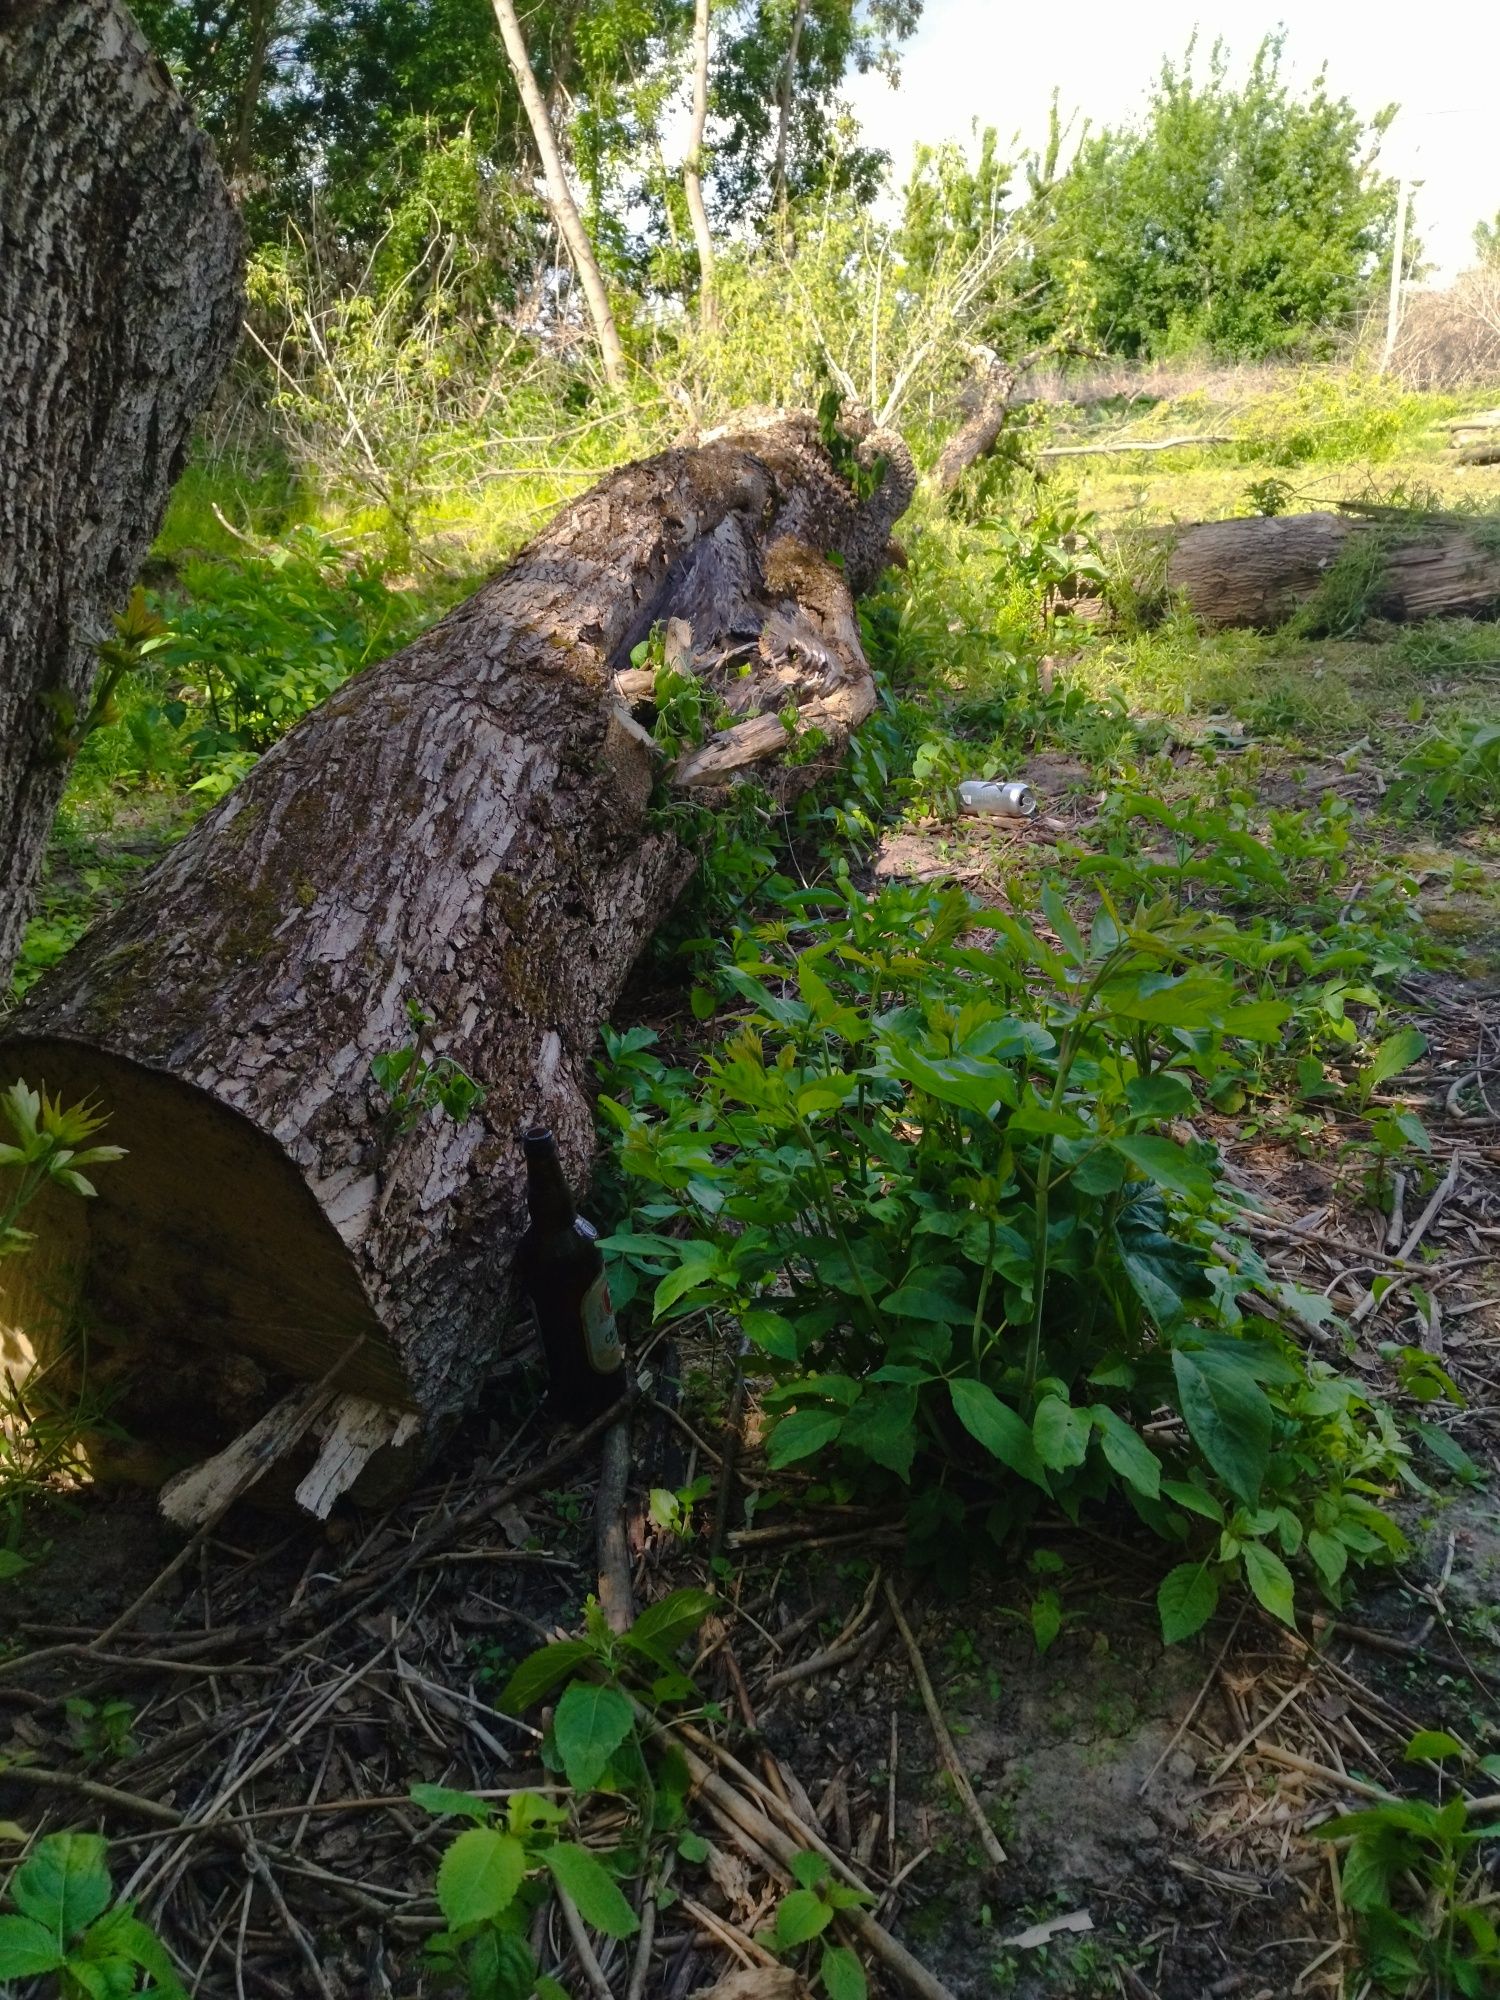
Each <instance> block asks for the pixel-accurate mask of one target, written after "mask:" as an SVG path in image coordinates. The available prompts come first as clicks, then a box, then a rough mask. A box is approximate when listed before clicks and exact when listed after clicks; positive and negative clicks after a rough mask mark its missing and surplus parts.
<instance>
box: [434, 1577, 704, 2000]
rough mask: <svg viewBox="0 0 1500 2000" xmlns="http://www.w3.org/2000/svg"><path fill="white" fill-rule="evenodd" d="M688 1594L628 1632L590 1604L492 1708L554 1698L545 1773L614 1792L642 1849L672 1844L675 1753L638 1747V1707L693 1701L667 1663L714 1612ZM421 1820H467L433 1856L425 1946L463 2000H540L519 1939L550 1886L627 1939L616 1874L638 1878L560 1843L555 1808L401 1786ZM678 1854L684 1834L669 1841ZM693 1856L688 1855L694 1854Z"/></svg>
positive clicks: (682, 1785)
mask: <svg viewBox="0 0 1500 2000" xmlns="http://www.w3.org/2000/svg"><path fill="white" fill-rule="evenodd" d="M715 1602H716V1600H715V1599H714V1598H713V1597H712V1596H711V1595H710V1594H709V1593H708V1592H707V1591H702V1590H691V1589H689V1590H677V1591H673V1592H672V1594H671V1595H670V1596H668V1597H664V1598H663V1599H662V1600H661V1601H660V1602H659V1603H657V1604H653V1605H651V1606H650V1607H649V1609H647V1610H646V1611H644V1612H642V1613H641V1615H640V1617H639V1618H637V1619H636V1620H635V1623H634V1624H633V1625H632V1626H631V1628H630V1630H629V1631H628V1632H625V1633H621V1634H617V1633H615V1632H613V1631H612V1630H611V1629H610V1627H609V1625H608V1623H607V1622H606V1620H605V1618H604V1616H603V1613H602V1612H601V1611H600V1609H599V1607H598V1605H597V1604H595V1603H593V1602H591V1603H590V1605H589V1607H588V1611H587V1614H586V1617H585V1621H584V1631H583V1635H582V1637H580V1638H577V1639H561V1640H557V1641H555V1642H554V1643H553V1644H551V1645H548V1646H543V1647H541V1648H539V1649H538V1650H537V1651H536V1652H534V1653H531V1654H529V1655H528V1656H527V1658H526V1659H524V1660H522V1661H521V1663H520V1665H519V1666H518V1667H516V1669H515V1671H514V1672H513V1673H512V1674H511V1676H510V1678H509V1680H508V1681H507V1683H506V1685H505V1687H504V1688H503V1689H502V1691H501V1693H500V1696H499V1706H500V1707H501V1708H502V1709H505V1710H507V1711H509V1712H510V1713H512V1714H520V1713H523V1712H524V1711H525V1710H526V1709H529V1708H532V1707H534V1706H535V1705H536V1704H537V1703H538V1702H541V1701H545V1700H547V1699H548V1698H549V1697H551V1696H552V1695H553V1694H554V1693H555V1692H556V1691H557V1690H558V1689H559V1688H560V1689H561V1690H562V1692H561V1694H560V1695H559V1697H558V1699H557V1702H556V1706H555V1708H554V1711H553V1721H552V1727H551V1729H550V1730H549V1731H548V1734H547V1737H546V1740H545V1742H544V1745H543V1756H544V1759H545V1761H546V1762H547V1763H548V1764H549V1766H550V1767H551V1768H553V1769H555V1770H558V1771H560V1772H562V1773H563V1774H564V1775H565V1776H566V1778H567V1781H568V1784H569V1785H570V1786H571V1787H572V1788H573V1789H574V1790H575V1791H576V1792H579V1793H586V1792H592V1791H596V1790H602V1791H610V1792H615V1793H618V1794H621V1795H622V1796H623V1797H625V1798H627V1799H629V1800H631V1801H632V1802H633V1803H634V1805H635V1808H636V1811H637V1813H638V1815H639V1819H640V1823H641V1828H642V1831H643V1832H644V1834H645V1837H646V1840H647V1843H648V1844H649V1842H650V1840H651V1839H652V1838H654V1837H656V1836H659V1835H662V1834H667V1835H670V1836H673V1837H676V1836H677V1835H678V1833H679V1831H680V1828H681V1825H682V1820H683V1807H684V1801H685V1799H686V1796H687V1789H688V1787H687V1772H686V1769H685V1768H684V1767H683V1764H682V1759H681V1757H680V1755H679V1754H678V1753H676V1752H675V1751H673V1750H671V1749H666V1750H664V1749H663V1748H662V1746H661V1745H660V1744H659V1743H657V1742H654V1741H653V1740H652V1735H651V1732H650V1730H649V1729H647V1728H643V1727H642V1722H643V1721H649V1716H650V1712H651V1710H652V1709H653V1708H654V1707H656V1706H658V1705H660V1704H662V1703H667V1702H674V1701H679V1700H682V1699H683V1698H685V1697H687V1696H690V1695H691V1694H692V1693H693V1684H692V1682H691V1681H690V1680H689V1679H688V1678H687V1676H686V1675H685V1674H684V1673H683V1672H682V1669H681V1667H680V1665H679V1664H678V1661H677V1654H678V1651H679V1650H680V1648H681V1647H682V1646H683V1645H685V1644H686V1642H687V1641H688V1639H690V1638H691V1637H692V1635H693V1633H694V1632H695V1631H696V1630H697V1628H698V1627H699V1625H701V1624H702V1622H703V1620H704V1619H705V1618H706V1617H707V1616H708V1614H709V1612H710V1611H711V1610H712V1609H713V1608H714V1605H715ZM412 1797H413V1798H414V1799H415V1800H416V1802H417V1803H418V1805H420V1806H423V1807H425V1809H426V1810H427V1811H428V1812H431V1813H436V1814H438V1815H441V1816H451V1817H456V1818H461V1819H467V1820H469V1821H470V1822H471V1824H470V1825H469V1827H468V1828H467V1830H466V1831H464V1832H463V1833H461V1834H459V1836H458V1837H457V1839H456V1840H454V1841H453V1842H452V1843H451V1844H450V1846H449V1847H448V1848H447V1850H446V1851H445V1853H444V1855H443V1858H442V1861H441V1863H440V1865H439V1868H438V1878H437V1895H438V1907H439V1908H440V1909H441V1911H442V1913H443V1917H444V1919H445V1920H446V1923H447V1929H446V1930H445V1931H443V1932H441V1933H439V1935H438V1936H437V1937H436V1938H434V1939H433V1940H432V1942H431V1944H430V1945H429V1947H428V1952H429V1956H430V1957H431V1958H432V1960H433V1962H434V1964H435V1965H436V1966H437V1967H439V1968H440V1969H441V1970H443V1971H444V1972H446V1973H447V1974H448V1975H449V1976H450V1977H453V1978H455V1979H459V1980H462V1981H463V1983H464V1985H465V1989H466V1991H467V1992H468V1993H469V1994H470V1995H471V1996H472V2000H531V1996H532V1993H533V1991H534V1990H535V1991H536V1992H538V1993H541V1992H542V1991H543V1988H544V1987H545V1986H546V1982H545V1981H544V1982H541V1984H538V1982H537V1966H536V1961H535V1958H534V1957H533V1955H532V1952H531V1948H530V1946H529V1944H528V1942H527V1935H528V1932H529V1929H530V1924H531V1917H532V1914H533V1912H534V1911H535V1909H536V1908H537V1905H538V1904H539V1903H540V1902H541V1901H542V1899H543V1898H544V1897H545V1896H546V1895H547V1894H548V1893H549V1891H550V1889H551V1887H552V1886H553V1885H554V1884H555V1885H556V1887H557V1888H558V1889H559V1890H561V1891H563V1892H564V1893H566V1894H567V1895H568V1896H570V1897H571V1898H572V1900H573V1902H574V1903H575V1904H576V1905H577V1907H578V1912H579V1915H580V1916H581V1917H582V1918H583V1920H584V1922H585V1923H586V1924H588V1925H590V1926H592V1928H593V1929H595V1930H599V1931H603V1932H604V1933H605V1935H606V1936H608V1937H614V1938H626V1937H630V1936H632V1935H633V1934H634V1933H635V1931H636V1930H637V1929H638V1928H639V1922H638V1919H637V1917H636V1915H635V1912H634V1911H633V1910H632V1909H631V1907H630V1904H629V1903H628V1902H627V1901H626V1899H625V1896H624V1895H623V1894H622V1892H621V1890H620V1886H619V1882H618V1879H617V1877H618V1874H619V1872H620V1871H621V1870H622V1869H625V1868H628V1867H632V1866H635V1867H639V1856H638V1853H637V1850H636V1849H635V1848H634V1847H632V1846H627V1847H624V1848H621V1849H619V1850H617V1851H616V1852H615V1853H614V1854H609V1855H604V1856H600V1855H599V1854H596V1853H594V1852H593V1851H591V1850H590V1849H588V1848H585V1847H582V1846H580V1845H579V1844H578V1843H577V1842H576V1841H572V1840H568V1839H566V1838H565V1837H564V1833H563V1830H564V1829H565V1828H566V1827H567V1825H568V1823H569V1817H570V1815H569V1812H568V1809H567V1807H566V1806H563V1805H558V1804H556V1803H554V1802H553V1801H552V1800H551V1799H549V1798H544V1797H542V1796H540V1795H539V1794H536V1793H530V1792H527V1793H522V1794H520V1795H519V1796H516V1797H512V1798H511V1799H510V1800H509V1801H507V1803H506V1805H505V1809H504V1812H503V1814H502V1813H501V1812H500V1810H499V1808H498V1807H492V1806H491V1805H489V1804H488V1803H487V1802H486V1801H485V1800H483V1799H479V1798H476V1797H474V1796H473V1794H472V1793H468V1792H459V1791H452V1790H450V1789H448V1788H447V1787H445V1786H442V1785H414V1786H413V1787H412ZM682 1844H683V1847H684V1850H685V1849H686V1848H687V1847H688V1846H689V1845H690V1844H691V1837H690V1836H687V1835H682ZM700 1858H701V1857H700Z"/></svg>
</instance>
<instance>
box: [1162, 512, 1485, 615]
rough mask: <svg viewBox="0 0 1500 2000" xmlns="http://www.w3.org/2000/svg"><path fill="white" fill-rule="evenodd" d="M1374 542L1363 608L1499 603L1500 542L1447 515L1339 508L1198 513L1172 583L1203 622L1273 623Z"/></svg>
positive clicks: (1176, 549)
mask: <svg viewBox="0 0 1500 2000" xmlns="http://www.w3.org/2000/svg"><path fill="white" fill-rule="evenodd" d="M1359 543H1365V544H1366V545H1367V546H1368V552H1369V559H1370V564H1371V569H1370V576H1369V580H1368V582H1365V583H1362V584H1361V585H1360V595H1361V600H1362V603H1363V607H1364V614H1365V615H1366V616H1368V617H1371V618H1388V619H1390V620H1392V621H1393V622H1394V623H1397V624H1408V623H1413V622H1415V621H1417V620H1420V619H1423V618H1491V617H1494V616H1495V615H1496V613H1497V612H1500V549H1496V548H1494V547H1486V546H1484V545H1483V544H1482V543H1480V542H1479V541H1477V540H1476V539H1475V537H1474V536H1473V535H1471V534H1469V533H1467V532H1465V531H1464V530H1463V529H1460V528H1455V527H1452V526H1450V525H1447V524H1432V525H1426V524H1423V523H1421V522H1414V523H1413V524H1412V525H1410V526H1406V525H1404V524H1403V525H1397V524H1394V523H1391V522H1386V521H1381V522H1366V521H1349V520H1344V519H1342V518H1340V517H1339V516H1338V515H1336V514H1284V515H1278V516H1274V517H1269V518H1268V517H1265V516H1261V515H1255V516H1252V517H1251V518H1250V519H1248V520H1243V521H1200V522H1197V523H1195V524H1194V525H1192V526H1190V527H1185V528H1181V529H1179V530H1178V532H1177V535H1176V540H1175V543H1174V546H1173V548H1172V552H1171V554H1170V556H1169V557H1168V559H1167V568H1166V587H1167V590H1168V592H1169V593H1180V594H1181V595H1182V597H1183V598H1184V599H1185V601H1186V603H1187V606H1188V609H1189V610H1190V611H1191V612H1193V614H1194V615H1195V616H1196V617H1197V618H1199V619H1200V620H1201V621H1202V622H1203V623H1204V624H1205V625H1209V626H1227V625H1243V626H1252V627H1257V628H1259V629H1262V630H1271V629H1272V628H1274V627H1275V626H1277V625H1280V624H1282V623H1283V622H1284V621H1285V620H1286V619H1287V618H1288V617H1289V616H1290V615H1291V614H1292V612H1294V611H1295V610H1297V609H1298V608H1299V606H1301V605H1303V604H1306V603H1307V602H1308V601H1309V600H1310V599H1312V598H1313V597H1315V596H1316V594H1317V593H1318V592H1319V591H1320V590H1321V589H1322V588H1323V586H1324V584H1325V581H1326V579H1327V576H1328V572H1329V570H1330V569H1331V568H1332V566H1333V565H1334V563H1335V562H1337V561H1338V560H1339V558H1340V557H1342V556H1344V555H1345V553H1346V552H1347V551H1350V550H1351V549H1352V547H1353V546H1354V545H1356V544H1359Z"/></svg>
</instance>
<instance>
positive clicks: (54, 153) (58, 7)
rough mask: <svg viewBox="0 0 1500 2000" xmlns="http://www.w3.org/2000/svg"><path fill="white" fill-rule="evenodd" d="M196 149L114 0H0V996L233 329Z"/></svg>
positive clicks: (217, 234) (161, 74)
mask: <svg viewBox="0 0 1500 2000" xmlns="http://www.w3.org/2000/svg"><path fill="white" fill-rule="evenodd" d="M242 254H243V250H242V239H241V231H240V226H239V222H238V219H237V218H236V216H235V213H234V209H233V206H232V205H231V203H230V199H229V193H228V190H227V188H226V187H225V185H224V180H223V177H222V175H221V174H220V172H219V169H218V167H217V166H216V165H215V163H214V157H213V151H212V148H211V147H210V146H209V143H208V141H207V140H206V139H205V138H204V136H203V134H202V133H201V132H199V131H197V130H196V129H195V128H194V125H193V122H192V119H191V118H190V117H189V115H188V111H187V107H186V106H185V105H184V103H183V101H182V99H181V98H180V97H179V96H178V94H177V92H176V91H175V90H174V89H173V87H172V83H171V80H170V79H169V77H168V76H167V73H166V70H165V69H164V68H163V67H162V65H161V63H160V62H158V60H157V59H156V57H155V56H154V55H153V54H152V53H151V51H150V49H149V48H148V47H147V45H146V42H145V38H144V37H143V36H142V34H141V31H140V29H139V28H138V27H137V26H136V24H135V22H134V21H133V20H132V19H131V18H130V16H129V14H128V13H127V12H126V11H125V8H124V7H123V6H121V5H119V4H117V0H0V991H3V990H4V987H5V985H6V984H7V983H8V979H9V973H10V969H11V966H12V964H13V962H14V960H15V955H16V951H17V948H18V947H19V945H20V942H21V935H22V931H23V929H24V927H25V922H26V916H27V912H28V910H29V908H30V903H31V894H32V889H33V887H34V885H35V882H36V877H37V872H38V870H39V868H40V866H41V860H42V850H43V848H44V847H45V845H46V841H47V836H48V834H49V833H50V832H51V830H52V821H53V819H54V817H55V815H56V812H57V804H58V800H59V799H60V798H61V797H62V792H63V786H64V784H65V783H66V780H67V775H68V765H69V763H70V761H71V759H72V757H73V754H74V752H75V751H76V750H77V748H78V746H79V744H80V743H81V742H82V741H83V738H84V736H85V735H86V734H87V733H88V728H89V724H90V721H91V719H92V706H91V689H92V687H93V683H94V679H95V674H96V671H97V668H98V664H99V647H100V643H101V642H102V641H103V640H105V639H107V638H108V637H109V630H110V614H111V613H112V612H115V611H118V610H119V608H120V607H121V605H123V604H124V602H125V599H126V596H127V594H128V592H129V590H130V586H131V585H132V583H133V582H134V581H135V577H136V573H137V571H138V570H139V568H140V566H141V562H142V560H143V558H144V557H145V554H146V550H147V549H148V547H149V546H150V543H151V537H152V536H153V535H154V534H155V532H156V527H157V524H158V522H159V521H160V519H161V515H162V510H163V508H164V507H165V506H166V501H167V493H168V491H169V489H170V487H171V483H172V481H173V479H174V478H175V477H176V475H177V472H178V470H179V468H180V464H181V454H182V449H183V446H184V444H185V442H186V439H187V434H188V431H189V429H190V428H191V426H192V424H193V422H194V420H195V419H196V417H197V416H198V413H199V412H200V411H201V410H202V409H203V408H204V407H205V405H206V404H207V403H208V400H209V398H210V397H211V396H212V394H213V392H214V388H215V386H216V385H217V383H218V380H219V376H220V375H221V373H222V372H223V369H224V367H225V364H226V363H227V362H228V360H229V356H230V354H231V353H232V352H233V349H234V343H235V341H236V339H237V338H238V335H239V327H240V313H241V308H242V299H241V294H240V265H241V261H242Z"/></svg>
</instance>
